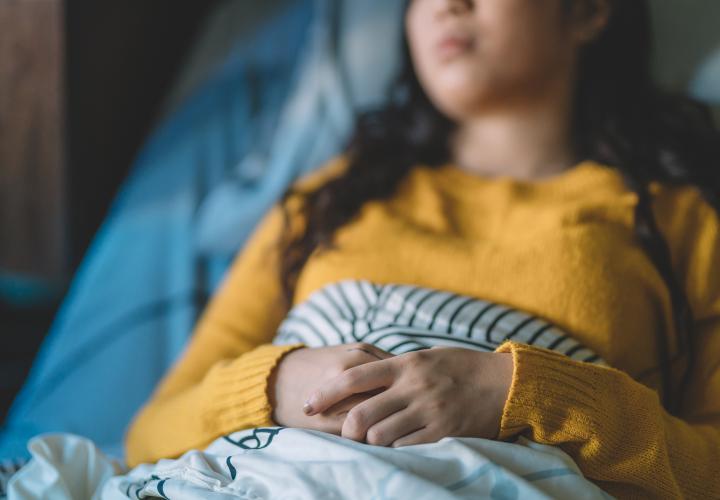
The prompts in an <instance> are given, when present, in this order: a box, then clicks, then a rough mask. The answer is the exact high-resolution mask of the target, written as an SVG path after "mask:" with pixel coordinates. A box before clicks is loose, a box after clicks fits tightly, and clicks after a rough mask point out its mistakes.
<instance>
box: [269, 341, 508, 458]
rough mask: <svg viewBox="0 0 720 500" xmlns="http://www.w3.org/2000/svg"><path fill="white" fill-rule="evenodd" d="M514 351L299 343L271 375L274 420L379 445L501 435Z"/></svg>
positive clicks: (271, 399)
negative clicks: (396, 349)
mask: <svg viewBox="0 0 720 500" xmlns="http://www.w3.org/2000/svg"><path fill="white" fill-rule="evenodd" d="M513 369H514V366H513V360H512V355H511V354H507V353H494V352H482V351H476V350H471V349H462V348H454V347H433V348H432V349H425V350H421V351H412V352H408V353H405V354H400V355H397V356H395V355H393V354H390V353H388V352H385V351H383V350H382V349H379V348H377V347H375V346H373V345H372V344H366V343H357V344H342V345H338V346H332V347H323V348H301V349H297V350H295V351H292V352H290V353H289V354H287V355H285V356H284V357H283V358H282V360H281V361H280V363H279V364H278V366H277V368H276V369H275V370H274V371H273V373H272V375H271V377H270V379H269V381H268V382H269V390H268V394H269V397H270V403H271V406H272V407H273V414H272V419H273V420H274V421H275V422H276V423H277V424H278V425H282V426H286V427H299V428H307V429H316V430H321V431H324V432H329V433H332V434H336V435H339V436H342V437H345V438H349V439H353V440H355V441H359V442H365V443H368V444H372V445H378V446H392V447H398V446H407V445H412V444H421V443H433V442H437V441H439V440H440V439H442V438H444V437H448V436H454V437H482V438H487V439H495V438H496V437H497V435H498V432H499V429H500V420H501V418H502V413H503V409H504V407H505V402H506V401H507V398H508V394H509V391H510V385H511V382H512V375H513Z"/></svg>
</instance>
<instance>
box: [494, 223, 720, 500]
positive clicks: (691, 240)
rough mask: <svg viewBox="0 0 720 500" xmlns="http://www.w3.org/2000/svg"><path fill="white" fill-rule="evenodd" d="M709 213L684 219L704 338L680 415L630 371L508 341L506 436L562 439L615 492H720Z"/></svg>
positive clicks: (718, 360) (719, 369)
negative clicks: (689, 230)
mask: <svg viewBox="0 0 720 500" xmlns="http://www.w3.org/2000/svg"><path fill="white" fill-rule="evenodd" d="M704 213H705V215H706V216H705V217H703V223H702V224H697V225H696V222H697V221H696V220H695V221H687V224H685V226H684V230H687V227H688V226H694V227H696V228H697V229H698V230H697V231H696V232H695V233H694V234H693V235H692V236H691V235H688V234H687V233H685V234H686V235H687V236H688V237H687V239H686V240H685V242H684V243H685V244H688V245H687V248H688V249H689V250H688V251H687V252H688V254H687V255H680V256H679V258H678V262H684V263H686V265H685V266H682V269H681V272H683V274H684V278H685V280H684V281H685V283H686V286H688V287H689V288H688V297H689V300H691V303H692V304H693V306H694V313H695V319H696V323H695V335H696V339H697V347H696V352H697V354H696V362H695V367H694V369H693V370H692V372H691V373H692V382H691V384H690V391H689V393H688V394H687V395H686V404H685V407H684V408H683V412H682V418H677V417H674V416H672V415H670V414H669V413H667V412H666V411H665V409H664V408H663V406H662V403H661V401H660V397H659V394H658V393H657V392H656V391H654V390H652V389H650V388H649V387H647V386H645V385H643V384H641V383H640V382H638V381H636V380H634V379H633V378H632V377H631V376H630V375H628V374H627V373H625V372H623V371H620V370H618V369H615V368H608V367H603V366H598V365H593V364H589V363H583V362H579V361H574V360H571V359H570V358H568V357H567V356H564V355H563V354H560V353H557V352H554V351H550V350H546V349H543V348H539V347H536V346H528V345H524V344H519V343H515V342H506V343H504V344H503V345H501V346H500V347H499V348H498V349H497V351H498V352H509V353H512V355H513V359H514V361H515V370H514V374H513V380H512V384H511V388H510V394H509V397H508V400H507V402H506V405H505V408H504V411H503V416H502V420H501V424H500V433H499V436H498V437H499V438H500V439H508V438H510V437H513V436H515V435H517V434H523V435H525V436H527V437H528V438H530V439H532V440H534V441H536V442H539V443H544V444H550V445H556V446H559V447H560V448H562V449H563V450H564V451H565V452H567V453H568V454H569V455H570V456H571V457H572V458H573V459H574V460H575V461H576V463H577V464H578V466H579V467H580V469H581V470H582V471H583V473H584V474H585V475H586V476H587V477H588V478H589V479H591V480H593V481H594V482H596V483H597V484H598V485H599V486H600V487H601V488H603V489H604V490H605V491H607V492H608V493H610V494H612V495H614V496H617V497H618V498H720V272H719V271H718V267H717V266H718V264H719V263H720V234H719V232H718V228H719V227H720V224H719V223H718V218H717V215H716V214H714V213H711V212H710V211H707V210H704ZM678 227H680V224H678Z"/></svg>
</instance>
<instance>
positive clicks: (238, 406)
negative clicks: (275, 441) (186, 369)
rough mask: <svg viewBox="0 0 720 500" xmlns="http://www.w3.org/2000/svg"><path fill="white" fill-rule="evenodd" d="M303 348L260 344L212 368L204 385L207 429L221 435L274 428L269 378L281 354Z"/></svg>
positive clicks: (295, 345)
mask: <svg viewBox="0 0 720 500" xmlns="http://www.w3.org/2000/svg"><path fill="white" fill-rule="evenodd" d="M302 347H306V346H305V344H288V345H274V344H263V345H261V346H259V347H257V348H255V349H253V350H252V351H249V352H247V353H245V354H243V355H242V356H240V357H238V358H237V359H234V360H232V361H229V362H228V363H226V364H221V365H216V366H215V367H213V369H212V370H211V371H210V373H209V374H208V376H207V378H206V379H205V384H204V385H205V389H206V394H205V397H206V399H205V401H206V404H205V412H204V418H203V420H204V424H205V426H206V430H207V431H208V432H210V433H212V434H213V435H220V434H228V433H230V432H235V431H237V430H240V429H245V428H248V427H267V426H274V425H277V424H275V423H274V422H273V421H272V418H271V415H272V406H271V405H270V400H269V397H268V379H269V378H270V375H271V374H272V371H273V369H274V368H275V366H277V364H278V363H279V361H280V359H281V358H282V357H283V356H284V355H286V354H288V353H289V352H291V351H294V350H295V349H300V348H302Z"/></svg>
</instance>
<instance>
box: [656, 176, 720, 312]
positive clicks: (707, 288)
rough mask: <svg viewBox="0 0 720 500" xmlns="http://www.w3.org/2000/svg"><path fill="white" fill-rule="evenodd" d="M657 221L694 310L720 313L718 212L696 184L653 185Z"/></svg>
mask: <svg viewBox="0 0 720 500" xmlns="http://www.w3.org/2000/svg"><path fill="white" fill-rule="evenodd" d="M652 192H653V194H654V208H655V213H656V218H657V224H658V227H659V229H660V231H661V232H662V233H663V235H664V236H665V238H666V239H667V242H668V245H669V247H670V252H671V254H672V257H673V262H674V264H675V267H676V268H677V271H678V274H679V275H680V277H681V278H682V279H683V281H684V283H685V287H686V290H687V293H688V297H689V298H690V300H691V302H694V306H695V307H694V309H696V310H697V312H698V313H699V314H700V315H701V316H703V315H707V314H710V311H711V310H712V311H713V314H720V214H718V212H717V210H716V209H715V208H714V207H713V206H712V205H711V204H710V203H709V202H708V201H707V200H706V199H705V197H704V196H703V195H702V193H701V192H700V190H699V189H698V188H697V187H695V186H689V185H686V186H665V185H655V186H654V187H653V190H652Z"/></svg>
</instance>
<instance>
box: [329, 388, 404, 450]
mask: <svg viewBox="0 0 720 500" xmlns="http://www.w3.org/2000/svg"><path fill="white" fill-rule="evenodd" d="M407 406H408V403H407V402H406V401H404V400H403V399H402V398H399V397H398V396H397V395H395V394H394V393H393V391H388V390H386V391H383V392H381V393H380V394H378V395H377V396H374V397H372V398H370V399H368V400H367V401H364V402H362V403H360V404H358V405H357V406H355V407H354V408H352V409H351V410H350V411H349V412H348V414H347V416H346V417H345V422H344V423H343V426H342V434H341V435H342V437H345V438H348V439H353V440H355V441H359V442H361V443H363V442H365V435H366V433H367V431H368V429H369V428H370V427H372V426H373V425H375V424H376V423H378V422H380V421H382V420H384V419H385V418H387V417H389V416H391V415H393V414H394V413H397V412H399V411H402V410H404V409H405V408H407Z"/></svg>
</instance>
